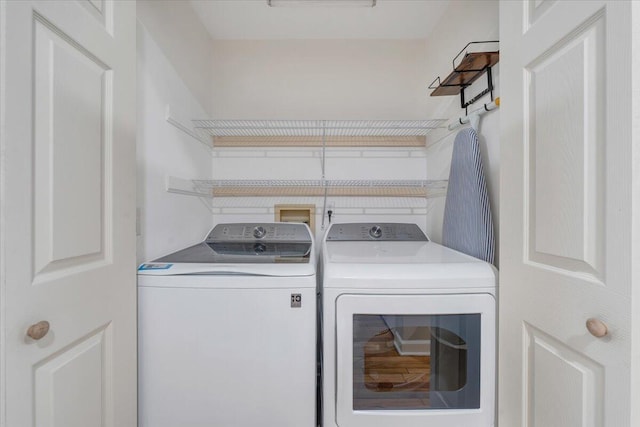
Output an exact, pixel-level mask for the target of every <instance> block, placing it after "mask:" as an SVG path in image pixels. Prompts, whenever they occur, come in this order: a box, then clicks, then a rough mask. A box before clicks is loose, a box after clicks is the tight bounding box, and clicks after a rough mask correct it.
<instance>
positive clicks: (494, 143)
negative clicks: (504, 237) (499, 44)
mask: <svg viewBox="0 0 640 427" xmlns="http://www.w3.org/2000/svg"><path fill="white" fill-rule="evenodd" d="M498 36H499V34H498V2H497V1H456V2H452V4H451V6H450V7H449V9H447V11H446V12H445V14H444V16H443V17H442V19H441V21H440V22H439V23H438V26H437V27H436V28H435V29H434V31H433V33H432V37H431V38H430V39H429V43H428V45H427V50H426V55H427V56H428V57H429V59H430V62H429V71H430V76H433V78H435V76H438V75H439V76H440V77H442V78H443V77H446V76H447V75H448V74H449V72H450V71H451V60H452V59H453V57H454V56H455V55H456V54H457V53H458V52H459V51H460V49H462V48H463V47H464V46H465V45H466V44H467V43H468V42H470V41H480V40H498ZM492 71H493V81H494V85H495V90H494V95H495V96H500V63H498V64H497V66H496V67H494V69H493V70H492ZM433 78H432V79H433ZM483 85H484V87H486V79H485V77H484V76H483V77H481V78H480V80H478V82H477V83H476V84H474V86H473V87H471V88H470V89H469V93H474V92H477V91H478V89H479V88H480V87H482V86H483ZM490 101H491V100H490V98H489V95H486V96H484V97H483V98H482V99H480V100H479V101H477V102H476V103H475V104H473V105H472V106H470V107H469V111H473V110H474V109H476V108H479V107H481V106H482V104H484V103H485V102H490ZM427 111H428V114H432V115H436V116H438V117H447V118H456V117H460V116H463V115H464V110H462V109H461V108H460V98H459V97H458V96H451V97H430V98H429V101H428V105H427ZM499 120H500V110H499V109H498V110H495V111H492V112H490V113H488V114H486V115H485V116H483V118H482V120H481V123H480V130H479V140H480V149H481V152H482V159H483V166H484V170H485V177H486V179H487V187H488V191H489V198H490V203H491V211H492V215H493V223H494V231H495V233H496V235H495V237H496V244H497V243H498V241H499V239H498V237H499V232H500V227H499V224H500V222H499V209H498V206H499V190H500V189H499V178H500V176H499V168H500V164H499V161H500V141H499V134H500V132H499ZM460 129H462V128H459V129H457V130H456V131H454V132H449V131H447V130H439V131H436V132H434V133H433V134H431V135H430V141H429V148H428V149H427V159H428V161H427V170H428V177H429V178H430V179H446V178H447V177H448V176H449V166H450V162H451V153H452V149H453V140H454V138H455V135H456V134H457V132H458V131H459V130H460ZM443 213H444V199H443V198H442V199H436V200H433V201H432V209H431V210H430V214H429V216H428V220H427V226H426V227H427V230H428V232H429V235H430V237H431V238H432V239H433V240H434V241H437V242H439V241H441V239H442V221H443ZM496 253H497V255H496V265H498V255H499V252H496Z"/></svg>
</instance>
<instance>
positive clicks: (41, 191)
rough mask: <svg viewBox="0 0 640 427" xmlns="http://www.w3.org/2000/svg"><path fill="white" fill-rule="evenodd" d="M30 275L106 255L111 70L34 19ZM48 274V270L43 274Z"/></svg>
mask: <svg viewBox="0 0 640 427" xmlns="http://www.w3.org/2000/svg"><path fill="white" fill-rule="evenodd" d="M34 25H35V36H34V44H35V46H34V52H35V53H34V67H35V70H34V74H35V78H34V88H33V93H34V101H35V103H34V117H33V122H34V130H35V134H34V166H33V170H34V178H35V179H34V234H33V235H34V243H35V244H34V248H35V249H34V250H35V265H34V269H35V271H34V275H35V277H34V281H35V282H36V283H39V282H41V281H46V280H47V279H48V278H50V276H51V273H52V272H56V273H57V274H56V275H54V277H58V276H59V275H60V274H71V273H73V272H75V271H77V270H78V268H84V269H86V268H91V266H95V264H96V262H98V263H99V264H102V263H104V262H106V261H108V258H109V252H110V248H109V244H108V243H109V242H108V233H107V231H108V230H109V229H110V218H111V215H110V213H109V210H108V208H109V206H110V200H109V197H108V195H109V194H110V191H109V188H108V183H109V182H110V174H111V172H110V171H111V168H110V164H109V162H108V159H109V158H110V149H111V131H110V129H111V127H112V124H111V117H112V113H111V108H112V102H111V98H112V96H111V88H112V84H111V77H112V72H111V70H110V69H109V67H108V66H107V65H105V64H104V63H102V62H101V61H100V60H99V59H98V58H97V57H96V56H95V55H93V54H92V53H91V52H89V51H88V50H86V49H85V48H83V47H82V46H81V45H79V44H78V43H76V42H75V41H74V40H72V39H71V38H70V37H68V36H67V35H65V34H64V33H62V32H61V31H60V30H59V29H57V28H56V27H55V26H54V25H53V24H51V23H50V22H48V21H46V20H45V19H44V18H42V17H39V16H36V18H35V20H34ZM47 273H49V274H47Z"/></svg>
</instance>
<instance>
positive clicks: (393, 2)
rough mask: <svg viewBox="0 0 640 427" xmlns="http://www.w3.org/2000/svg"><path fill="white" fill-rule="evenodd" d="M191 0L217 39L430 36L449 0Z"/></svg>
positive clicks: (424, 37) (396, 37) (403, 37)
mask: <svg viewBox="0 0 640 427" xmlns="http://www.w3.org/2000/svg"><path fill="white" fill-rule="evenodd" d="M190 2H191V5H192V6H193V8H194V10H195V11H196V13H197V14H198V16H199V17H200V20H201V21H202V23H203V24H204V25H205V27H206V28H207V30H208V31H209V33H210V34H211V37H213V38H214V39H223V40H279V39H426V38H427V37H428V36H429V34H430V33H431V31H432V30H433V28H434V27H435V25H436V23H437V22H438V20H439V19H440V17H441V16H442V15H443V13H444V11H445V9H446V7H447V6H448V4H449V3H450V0H377V5H376V6H375V7H358V6H356V7H347V6H339V7H332V6H314V7H269V6H268V5H267V0H190Z"/></svg>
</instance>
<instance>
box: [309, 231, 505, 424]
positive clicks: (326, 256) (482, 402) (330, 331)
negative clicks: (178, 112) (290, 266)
mask: <svg viewBox="0 0 640 427" xmlns="http://www.w3.org/2000/svg"><path fill="white" fill-rule="evenodd" d="M321 265H322V273H321V274H322V278H321V281H322V289H321V293H322V337H323V339H322V345H323V351H322V354H323V360H322V372H323V377H322V378H323V380H322V386H323V392H322V393H323V394H322V396H323V399H322V400H323V402H322V405H323V411H322V414H323V416H322V425H323V426H324V427H388V426H394V427H418V426H419V427H425V426H429V427H453V426H455V427H490V426H493V425H494V416H495V374H496V369H495V366H496V360H495V347H496V317H495V310H496V308H495V289H496V275H495V270H494V268H493V266H491V265H490V264H488V263H486V262H484V261H480V260H478V259H476V258H472V257H470V256H467V255H464V254H461V253H459V252H456V251H454V250H451V249H448V248H446V247H443V246H441V245H438V244H435V243H432V242H430V241H428V239H427V237H426V236H425V235H424V233H423V232H422V231H421V230H420V229H419V227H418V226H416V225H415V224H370V223H366V224H362V223H358V224H333V225H332V226H331V228H330V229H329V230H328V231H327V233H326V235H325V238H324V241H323V246H322V264H321Z"/></svg>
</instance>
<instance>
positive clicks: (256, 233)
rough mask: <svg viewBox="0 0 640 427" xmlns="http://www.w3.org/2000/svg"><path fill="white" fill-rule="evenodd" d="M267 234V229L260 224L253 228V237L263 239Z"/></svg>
mask: <svg viewBox="0 0 640 427" xmlns="http://www.w3.org/2000/svg"><path fill="white" fill-rule="evenodd" d="M266 234H267V230H265V229H264V227H263V226H261V225H259V226H257V227H256V228H254V229H253V237H255V238H256V239H262V238H263V237H264V236H265V235H266Z"/></svg>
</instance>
